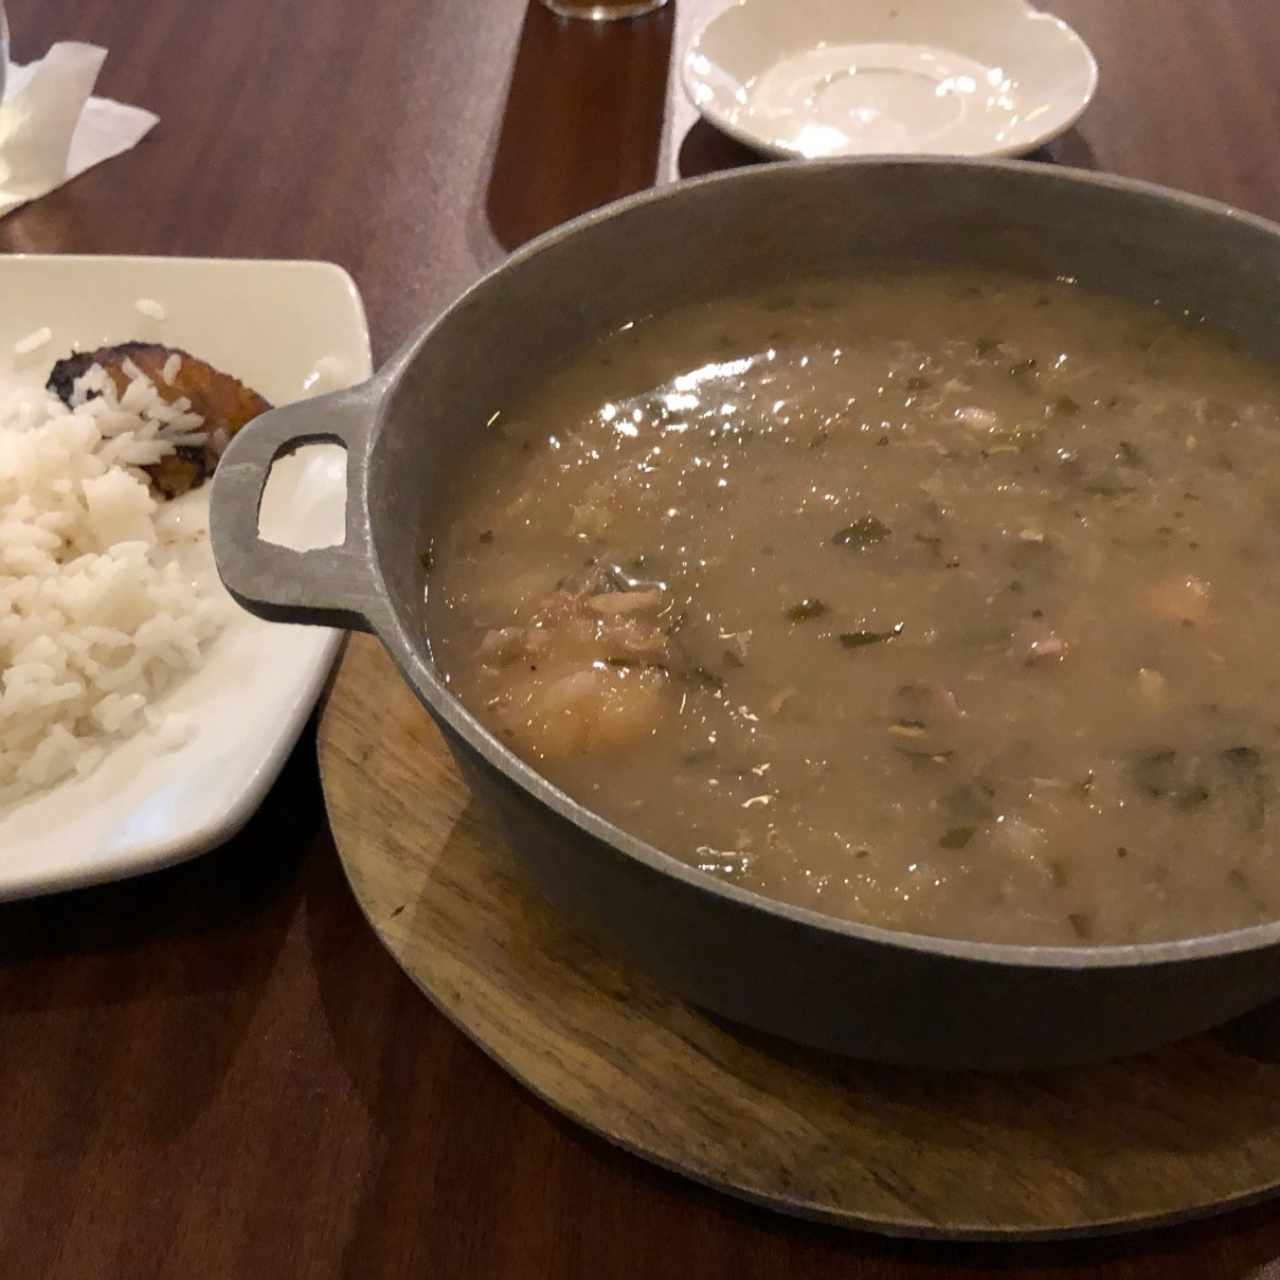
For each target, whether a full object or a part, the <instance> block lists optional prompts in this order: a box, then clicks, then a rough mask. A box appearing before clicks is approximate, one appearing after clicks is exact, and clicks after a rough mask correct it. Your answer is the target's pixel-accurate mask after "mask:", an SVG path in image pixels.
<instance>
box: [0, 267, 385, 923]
mask: <svg viewBox="0 0 1280 1280" xmlns="http://www.w3.org/2000/svg"><path fill="white" fill-rule="evenodd" d="M139 298H149V299H154V300H155V301H157V302H159V303H160V304H161V305H162V306H163V307H164V309H165V312H166V315H165V318H164V319H163V320H157V319H153V318H150V317H148V316H144V315H143V314H141V313H140V312H139V311H138V310H137V308H136V306H135V303H136V302H137V300H138V299H139ZM0 299H3V306H2V307H0V374H3V375H5V376H6V377H8V376H10V375H12V374H14V373H17V374H18V375H19V376H21V377H23V378H26V379H30V380H31V381H33V382H39V383H43V381H44V379H45V378H46V377H47V375H48V372H49V368H50V366H51V365H52V364H53V362H54V360H56V359H58V358H60V357H61V356H64V355H66V354H68V353H69V352H70V351H71V350H72V349H73V348H79V349H80V350H91V349H92V348H94V347H97V346H101V345H103V344H106V343H117V342H126V341H130V340H140V341H149V342H160V343H164V344H166V345H169V346H175V347H182V348H184V349H186V350H188V351H190V352H191V354H192V355H195V356H199V357H200V358H202V359H204V360H207V361H209V363H211V364H213V365H215V366H216V367H217V368H219V369H223V370H225V371H226V372H227V373H230V374H233V375H234V376H235V377H237V378H239V379H240V380H241V381H242V382H245V383H247V384H248V385H249V386H251V387H253V388H254V389H255V390H257V391H260V392H261V393H262V394H263V395H264V396H266V398H267V399H268V400H270V401H271V402H272V403H273V404H286V403H288V402H289V401H292V400H298V399H300V398H302V397H304V396H305V395H308V394H313V393H314V392H316V391H318V390H333V389H336V388H337V387H339V386H348V385H351V384H352V383H356V382H360V381H362V380H363V379H365V378H367V377H368V376H369V374H370V372H371V356H370V350H369V331H368V327H367V325H366V323H365V316H364V306H363V304H362V302H361V300H360V295H359V293H358V291H357V290H356V287H355V284H354V282H353V281H352V279H351V277H350V276H349V275H347V273H346V272H345V271H343V270H342V269H341V268H340V267H336V266H333V265H332V264H330V263H325V262H270V261H244V260H235V261H232V260H219V259H212V258H210V259H202V258H91V257H70V256H66V257H62V256H59V257H44V256H15V257H0ZM44 326H47V327H48V328H49V329H50V330H52V333H53V338H52V341H51V342H49V343H48V344H47V345H45V346H44V347H42V348H41V349H40V350H39V351H37V352H34V353H32V354H31V355H28V356H25V357H23V356H15V355H14V353H13V347H14V343H15V342H17V341H18V340H19V339H20V338H22V337H24V336H25V335H27V334H29V333H31V332H33V331H34V330H37V329H40V328H42V327H44ZM317 370H319V371H320V373H319V376H317ZM295 462H296V465H290V464H292V463H295ZM206 490H207V486H206ZM343 498H344V494H343V463H342V456H341V453H340V452H336V453H335V452H334V451H332V450H328V451H316V452H315V453H314V454H312V455H311V456H308V457H307V458H305V459H302V458H299V459H297V460H289V462H288V463H282V464H281V465H280V466H278V467H277V468H276V472H275V474H273V476H272V482H271V485H270V487H269V488H268V491H267V496H266V500H265V502H264V505H263V512H262V525H261V527H262V528H263V529H264V531H267V530H269V531H270V533H271V536H272V538H273V539H274V540H278V541H283V542H288V543H290V544H292V545H298V546H306V545H315V544H316V543H318V542H323V541H324V540H325V536H326V533H327V532H328V531H329V530H331V529H332V528H333V527H334V522H335V519H336V520H337V521H338V522H339V523H338V524H337V527H338V528H339V529H340V528H341V523H340V521H341V510H342V503H343ZM204 500H205V501H207V492H206V496H205V499H204ZM210 566H211V570H212V555H210ZM233 608H234V607H233ZM339 639H340V635H339V633H337V632H334V631H325V630H321V629H318V628H309V627H292V626H273V625H270V624H268V623H265V622H260V621H259V620H258V619H256V618H253V617H251V616H250V615H249V614H247V613H243V612H241V611H239V610H236V611H235V612H234V613H233V617H232V621H231V622H230V623H229V624H228V626H227V628H226V630H225V631H224V632H223V634H222V635H221V636H220V637H219V638H218V639H217V640H216V641H215V642H214V644H213V645H212V646H211V647H210V649H209V651H208V656H207V658H206V660H205V663H204V665H203V666H202V667H201V668H200V670H199V671H197V672H196V673H194V674H193V675H192V676H191V677H190V678H188V679H186V680H184V681H183V682H182V683H181V684H180V685H179V686H178V687H177V688H175V689H174V690H173V691H172V693H171V694H170V695H168V696H167V697H166V698H165V699H164V700H163V701H162V702H160V703H158V704H157V708H158V709H160V710H170V709H171V710H174V711H179V712H184V713H186V714H187V715H188V716H189V717H190V718H191V720H192V721H193V722H194V723H195V724H196V730H195V732H194V734H193V735H192V737H191V738H190V739H189V740H188V741H187V742H186V743H185V744H184V745H183V746H182V747H180V748H179V749H178V750H176V751H170V752H167V753H162V754H157V753H156V751H155V747H154V743H153V741H152V740H151V739H150V736H149V735H146V734H144V735H141V736H140V737H138V738H134V739H130V740H129V741H128V742H125V743H124V744H122V745H121V746H120V747H118V748H117V749H116V750H114V751H113V752H112V753H111V755H110V756H109V757H108V758H107V759H106V760H105V761H104V762H103V763H102V765H101V766H100V767H99V768H97V769H96V770H94V771H93V773H91V774H90V775H89V776H87V777H85V778H83V779H76V780H74V781H71V782H67V783H64V784H63V785H60V786H58V787H56V788H54V789H53V790H52V791H50V792H48V793H45V794H42V795H38V796H36V797H35V798H34V799H30V800H27V801H26V802H24V803H22V804H20V805H17V806H16V807H15V806H11V807H9V808H0V899H6V898H19V897H26V896H30V895H34V894H38V893H48V892H52V891H54V890H59V889H69V888H73V887H76V886H79V885H85V884H93V883H96V882H99V881H103V880H114V879H119V878H122V877H124V876H131V875H137V874H139V873H140V872H144V871H150V870H153V869H155V868H157V867H161V866H166V865H168V864H170V863H173V862H179V861H182V860H183V859H185V858H190V857H194V856H195V855H196V854H199V853H203V852H204V851H205V850H207V849H210V848H212V847H213V846H215V845H217V844H220V843H222V842H223V841H224V840H226V839H228V838H229V837H230V836H232V835H234V834H235V832H236V831H237V830H239V828H240V827H241V826H243V824H244V823H245V822H246V821H247V820H248V819H249V817H250V816H251V815H252V814H253V812H254V811H255V810H256V809H257V807H258V805H259V804H260V803H261V802H262V798H263V797H264V796H265V795H266V793H267V791H268V789H269V788H270V787H271V784H272V783H273V782H274V781H275V779H276V776H277V775H278V774H279V772H280V769H281V767H282V766H283V764H284V762H285V760H286V759H287V757H288V755H289V752H290V751H291V750H292V748H293V745H294V743H295V742H296V741H297V738H298V734H299V733H300V732H301V730H302V727H303V725H304V724H305V723H306V720H307V717H308V715H310V713H311V709H312V707H313V706H314V705H315V700H316V698H317V697H318V696H319V693H320V689H321V687H322V685H323V683H324V680H325V676H326V675H327V673H328V670H329V667H330V666H331V664H332V662H333V657H334V654H335V652H336V650H337V646H338V642H339Z"/></svg>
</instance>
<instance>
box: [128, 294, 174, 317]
mask: <svg viewBox="0 0 1280 1280" xmlns="http://www.w3.org/2000/svg"><path fill="white" fill-rule="evenodd" d="M133 305H134V308H135V309H136V310H137V311H138V312H139V314H141V315H144V316H146V317H147V318H148V319H149V320H163V319H164V318H165V317H166V316H167V315H168V314H169V313H168V312H167V311H166V310H165V309H164V307H163V306H162V305H161V304H160V303H159V302H157V301H156V300H155V299H154V298H139V299H138V300H137V302H135V303H134V304H133Z"/></svg>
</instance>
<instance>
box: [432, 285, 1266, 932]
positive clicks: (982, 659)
mask: <svg viewBox="0 0 1280 1280" xmlns="http://www.w3.org/2000/svg"><path fill="white" fill-rule="evenodd" d="M1236 348H1237V344H1235V343H1234V341H1233V340H1232V339H1231V338H1230V336H1229V335H1225V334H1222V333H1220V332H1216V331H1213V330H1211V329H1209V328H1207V327H1206V326H1204V325H1199V324H1196V323H1193V322H1192V321H1191V320H1189V319H1188V318H1186V317H1184V316H1181V315H1171V314H1168V313H1167V312H1165V311H1162V310H1161V309H1160V308H1158V307H1154V306H1152V307H1140V306H1138V305H1136V304H1130V303H1127V302H1123V301H1119V300H1116V299H1112V298H1106V297H1102V296H1098V295H1094V294H1090V293H1088V292H1086V291H1085V290H1083V289H1081V288H1078V287H1074V286H1073V285H1071V284H1069V283H1065V282H1059V283H1050V284H1045V283H1041V282H1032V281H1027V280H1025V279H1020V278H1019V279H1015V278H1007V279H1006V278H1001V277H998V276H992V275H991V274H990V273H983V274H982V275H977V274H972V275H970V274H965V273H946V274H924V275H918V274H913V275H912V276H910V277H907V276H904V275H898V276H886V277H885V278H883V279H878V280H874V279H873V280H867V279H862V278H859V279H857V280H848V281H827V282H809V283H800V284H797V285H795V286H792V287H788V288H786V289H776V290H773V291H771V292H770V293H767V294H761V295H758V296H753V297H747V298H742V299H730V300H724V301H720V302H716V303H715V304H710V305H706V306H699V307H695V308H690V309H687V310H684V311H680V312H676V313H673V314H669V315H664V316H661V317H658V318H653V319H647V320H644V321H641V322H638V323H636V324H634V325H631V326H628V327H626V328H625V329H624V330H623V331H621V332H619V333H616V334H613V335H609V336H607V337H604V338H602V340H601V341H600V342H599V343H598V344H596V345H595V346H593V347H592V348H590V349H589V350H586V351H583V352H581V353H579V354H578V355H577V356H575V357H574V358H573V360H572V361H571V362H570V363H569V364H567V365H566V366H565V367H564V368H562V369H560V370H559V371H557V372H555V373H553V374H552V375H551V376H550V377H549V378H548V379H547V380H546V381H545V382H544V383H543V384H542V385H541V386H540V387H538V388H537V389H536V390H535V392H534V393H533V394H532V395H530V396H528V397H527V398H525V399H524V400H523V401H522V402H520V403H517V404H510V405H507V404H495V405H494V406H493V408H494V411H495V414H494V417H493V419H492V420H491V421H490V422H489V424H488V425H487V426H486V425H485V424H484V423H477V424H476V430H477V434H479V435H482V436H483V439H481V440H479V441H477V447H476V448H475V450H474V451H473V452H471V453H470V454H469V455H468V457H467V458H466V459H465V461H464V462H463V463H462V464H461V467H462V469H461V471H460V473H459V476H458V478H457V482H456V485H455V492H456V493H457V494H458V495H459V496H458V498H457V499H456V502H455V504H454V506H453V508H452V509H451V510H447V511H444V512H442V513H441V524H440V526H439V528H440V532H439V534H438V536H437V537H436V539H435V541H434V543H433V546H432V548H431V549H430V552H429V555H428V557H427V560H428V563H429V572H428V575H427V584H428V585H427V597H426V609H425V625H426V628H427V632H428V635H429V636H430V638H431V644H432V652H433V656H434V659H435V661H436V663H437V665H438V667H439V669H440V671H441V672H442V674H443V676H444V677H445V678H446V679H447V680H448V682H449V683H450V685H451V687H452V688H453V690H454V691H455V692H456V694H457V695H458V696H459V697H460V698H461V699H462V701H463V702H464V703H465V704H466V705H467V706H468V707H470V708H471V709H472V710H473V711H474V712H475V713H476V714H477V715H478V716H479V717H480V718H481V720H482V721H484V723H485V724H486V725H488V726H489V727H490V728H491V729H492V731H493V732H494V733H495V734H497V735H498V736H499V737H501V738H502V740H503V741H505V742H506V743H507V744H508V745H509V746H510V747H511V748H512V749H513V750H515V751H516V752H517V753H518V754H520V755H521V756H523V757H524V758H525V759H527V760H529V761H530V762H531V763H532V764H533V765H534V766H535V767H536V768H537V769H538V770H539V771H540V772H542V773H543V774H545V775H546V776H547V777H548V778H549V779H550V780H551V781H552V782H554V783H555V784H557V785H558V786H560V787H562V788H563V789H564V790H565V791H566V792H568V793H569V794H570V795H572V796H574V797H575V798H577V799H579V800H581V801H582V802H583V803H585V804H586V805H588V806H589V807H590V808H592V809H594V810H595V811H597V812H598V813H600V814H602V815H604V816H605V817H607V818H610V819H612V820H613V821H615V822H617V823H618V824H619V825H620V826H622V827H623V828H625V829H626V830H628V831H631V832H634V833H635V834H637V835H639V836H641V837H643V838H644V839H646V840H648V841H650V842H651V843H653V844H654V845H656V846H657V847H658V848H660V849H663V850H664V851H666V852H668V853H670V854H672V855H674V856H675V857H678V858H680V859H682V860H684V861H686V862H688V863H691V864H693V865H695V866H697V867H700V868H701V869H702V870H704V871H705V872H706V873H707V874H709V875H712V876H716V877H719V878H721V879H724V880H729V881H733V882H735V883H737V884H740V885H742V886H744V887H746V888H749V889H752V890H755V891H758V892H760V893H762V894H766V895H769V896H771V897H774V898H779V899H783V900H785V901H787V902H792V903H797V904H801V905H804V906H808V907H812V908H815V909H817V910H820V911H824V912H827V913H830V914H832V915H836V916H843V917H848V918H851V919H855V920H860V921H866V922H870V923H874V924H879V925H884V926H887V927H890V928H899V929H906V930H910V931H913V932H921V933H931V934H941V935H946V936H951V937H960V938H970V939H978V940H989V941H1001V942H1023V943H1041V944H1062V943H1067V944H1071V943H1099V942H1129V941H1148V940H1154V939H1164V938H1173V937H1181V936H1191V935H1197V934H1202V933H1208V932H1216V931H1219V930H1224V929H1229V928H1232V927H1236V926H1241V925H1247V924H1251V923H1257V922H1260V921H1263V920H1269V919H1275V918H1277V917H1280V796H1277V792H1276V781H1277V750H1278V749H1280V714H1277V701H1276V694H1277V684H1278V681H1280V659H1278V658H1277V657H1276V650H1275V638H1276V636H1277V635H1280V592H1278V591H1277V586H1276V581H1275V576H1274V574H1275V570H1274V566H1275V565H1276V564H1277V562H1278V561H1280V379H1278V378H1277V374H1276V372H1275V371H1274V370H1273V369H1271V368H1269V367H1268V366H1265V365H1263V364H1261V363H1259V362H1256V361H1254V360H1252V359H1251V358H1249V357H1247V356H1245V355H1244V354H1242V353H1240V352H1239V351H1238V350H1237V349H1236Z"/></svg>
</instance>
